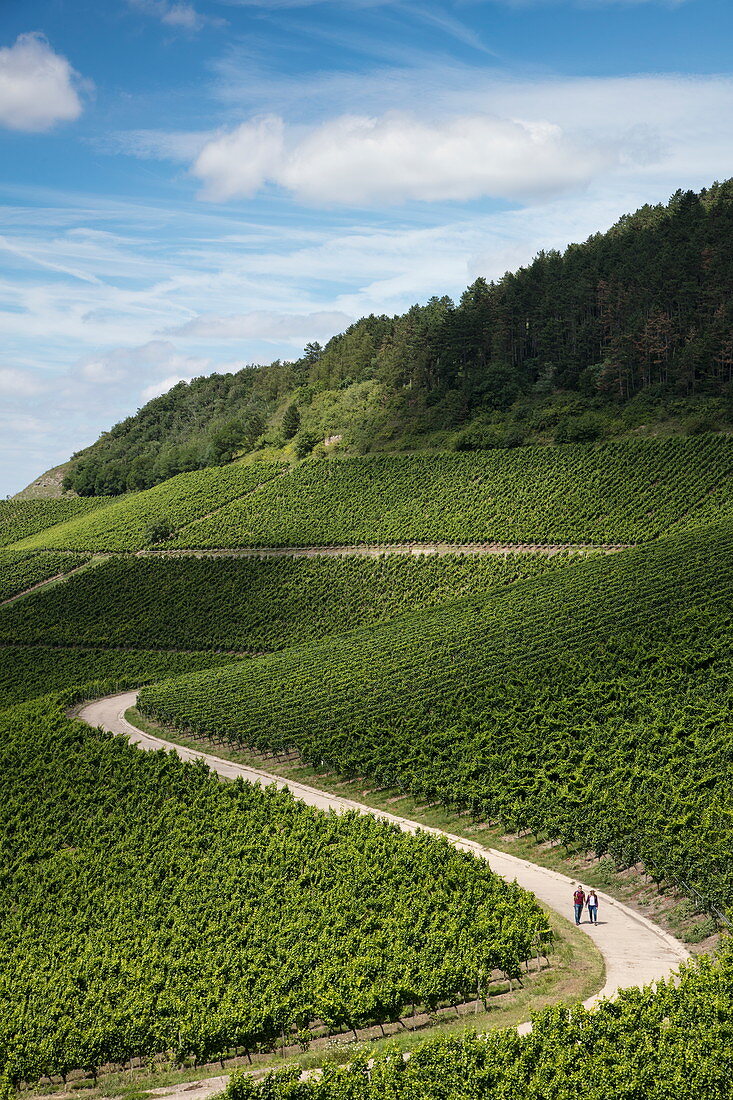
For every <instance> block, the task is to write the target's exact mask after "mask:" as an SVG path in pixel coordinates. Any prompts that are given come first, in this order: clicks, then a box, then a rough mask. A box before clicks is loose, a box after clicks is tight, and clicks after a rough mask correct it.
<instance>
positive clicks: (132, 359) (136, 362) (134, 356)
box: [70, 340, 213, 401]
mask: <svg viewBox="0 0 733 1100" xmlns="http://www.w3.org/2000/svg"><path fill="white" fill-rule="evenodd" d="M212 369H213V365H212V362H211V360H210V359H207V358H202V357H200V356H193V355H183V354H181V352H180V351H179V350H178V349H177V348H176V347H174V345H173V344H170V343H168V342H167V341H164V340H149V341H148V343H146V344H142V345H140V346H138V347H122V348H113V349H112V350H110V351H107V352H104V353H103V354H101V355H95V356H88V357H86V358H84V359H81V360H80V361H79V362H78V363H77V364H76V367H75V368H73V369H72V371H71V372H70V373H71V376H74V375H76V376H77V377H78V379H79V380H81V381H82V382H85V383H89V384H90V385H91V386H93V387H100V386H119V385H120V383H126V384H128V385H130V387H131V388H136V387H142V388H141V390H140V393H141V396H142V397H143V398H144V399H145V400H146V401H147V400H149V396H146V395H147V394H148V392H149V391H150V392H152V391H155V393H156V394H157V393H164V392H165V391H166V390H167V389H170V387H171V386H172V385H175V383H176V382H180V381H181V380H182V379H186V380H188V379H191V378H196V377H197V376H198V375H200V374H206V373H207V372H209V371H211V370H212ZM151 378H152V379H153V380H152V381H150V379H151ZM171 378H172V379H173V381H171ZM145 383H147V384H145ZM161 385H162V387H163V388H162V389H160V386H161Z"/></svg>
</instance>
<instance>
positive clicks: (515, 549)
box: [136, 542, 633, 558]
mask: <svg viewBox="0 0 733 1100" xmlns="http://www.w3.org/2000/svg"><path fill="white" fill-rule="evenodd" d="M632 545H633V544H632V543H613V544H611V543H598V544H597V545H594V544H592V543H572V544H571V543H560V542H552V543H550V542H387V543H378V544H375V545H373V546H369V545H367V544H361V545H360V544H358V543H355V544H353V545H348V546H239V547H232V548H230V549H225V548H222V549H218V550H217V549H212V550H196V549H195V548H193V547H192V548H191V549H184V550H166V549H165V547H164V546H163V547H161V548H160V549H158V550H138V551H137V552H136V553H137V557H139V558H161V557H163V558H192V557H193V558H321V557H331V558H345V557H357V558H358V557H362V558H379V557H381V556H382V555H384V554H412V555H413V556H415V557H417V556H419V555H421V554H435V555H437V556H438V557H445V556H446V555H447V554H494V555H496V556H498V557H508V556H509V555H510V554H545V555H546V556H547V557H553V556H554V555H555V554H589V553H604V554H616V553H618V552H619V551H620V550H628V549H630V547H631V546H632Z"/></svg>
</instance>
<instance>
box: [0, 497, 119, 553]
mask: <svg viewBox="0 0 733 1100" xmlns="http://www.w3.org/2000/svg"><path fill="white" fill-rule="evenodd" d="M108 502H109V498H105V497H97V498H96V499H84V500H82V499H81V498H80V497H71V498H69V499H66V500H3V501H0V546H10V544H11V543H14V542H18V541H19V540H20V539H25V538H28V537H30V536H32V535H35V534H37V533H38V532H40V531H44V530H45V529H46V528H48V527H53V526H54V525H55V524H58V523H64V522H66V521H67V520H71V519H73V518H74V517H83V516H89V515H91V514H92V513H93V512H96V511H97V509H98V508H101V507H104V505H106V504H107V503H108Z"/></svg>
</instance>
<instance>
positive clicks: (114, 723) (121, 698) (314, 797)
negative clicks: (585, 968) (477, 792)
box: [78, 691, 689, 1100]
mask: <svg viewBox="0 0 733 1100" xmlns="http://www.w3.org/2000/svg"><path fill="white" fill-rule="evenodd" d="M136 700H137V692H136V691H128V692H124V693H122V694H119V695H109V696H106V697H105V698H104V699H97V700H95V701H94V702H93V703H87V704H86V705H85V706H83V707H82V708H81V709H80V710H79V712H78V715H79V717H80V718H81V719H82V720H83V721H85V722H87V723H88V724H89V725H90V726H98V727H100V728H101V729H104V730H108V731H110V732H111V733H118V734H123V735H124V736H126V737H127V738H128V740H129V741H130V743H131V744H134V745H137V746H138V747H139V748H141V749H146V750H148V751H152V752H154V751H156V750H158V749H166V750H171V749H173V750H174V751H175V752H176V753H177V754H178V755H179V756H180V757H181V759H182V760H203V761H205V763H206V764H208V766H209V767H210V768H211V770H212V771H215V772H217V773H218V774H219V775H221V776H222V778H224V779H236V778H238V777H241V778H242V779H247V780H249V781H250V782H254V783H262V784H263V785H267V784H270V783H274V784H275V785H276V786H277V787H279V788H283V787H287V788H288V789H289V790H290V791H291V792H292V793H293V795H294V796H295V797H296V798H299V799H301V800H302V801H303V802H306V803H308V805H310V806H316V807H318V809H321V810H326V811H328V810H334V811H335V812H336V813H347V812H348V811H350V810H357V811H358V812H359V813H368V814H372V815H373V816H374V817H379V818H381V819H383V820H385V821H391V822H392V823H394V824H395V825H398V826H399V828H400V829H402V830H404V831H405V832H409V833H414V832H417V831H418V830H420V829H422V830H423V831H424V832H429V833H434V834H436V835H440V836H444V837H447V839H448V840H449V841H450V842H451V844H453V845H455V847H456V848H458V849H460V851H463V852H471V853H472V854H473V855H474V856H476V857H477V858H479V859H485V860H487V861H488V863H489V866H490V867H491V869H492V871H495V872H496V874H498V875H501V877H502V878H504V879H506V880H508V881H510V882H511V881H516V882H517V883H519V885H520V886H522V887H524V888H525V889H526V890H530V891H531V892H532V893H533V894H534V895H535V896H536V897H537V898H538V899H539V900H540V901H541V902H542V904H543V905H546V906H547V908H548V909H552V910H554V912H556V913H559V914H560V916H561V917H564V918H566V919H567V918H569V917H572V892H573V888H574V886H575V881H574V880H573V879H570V878H568V877H567V876H566V875H562V874H560V873H559V872H557V871H551V870H549V869H548V868H545V867H539V866H537V865H536V864H534V863H529V862H528V861H527V860H524V859H519V858H518V857H516V856H511V855H508V854H507V853H505V852H499V851H496V850H495V849H493V848H485V847H483V846H482V845H481V844H478V843H477V842H476V841H471V840H465V839H463V837H457V836H454V835H453V834H451V833H447V832H444V831H443V830H442V829H432V828H428V827H427V826H424V825H418V824H417V823H416V822H414V821H409V820H408V819H407V818H404V817H398V816H396V815H395V814H390V813H386V812H384V811H382V810H376V809H373V808H372V807H371V806H365V805H363V804H362V803H360V802H354V801H351V800H350V799H346V798H339V797H337V796H336V795H331V794H328V793H327V792H325V791H319V790H317V789H316V788H315V787H307V786H305V785H304V784H302V783H294V782H292V781H289V780H288V781H286V780H284V779H281V778H280V777H279V776H275V775H271V774H270V773H269V772H265V771H259V770H258V769H255V768H248V767H245V766H244V765H242V764H235V763H234V762H233V761H230V760H223V759H221V758H220V757H218V756H214V755H212V754H211V753H203V752H198V751H196V750H194V749H189V748H186V747H185V746H183V745H176V744H175V743H174V742H172V741H166V740H164V739H163V738H160V737H153V736H152V735H151V734H148V733H143V732H142V730H139V729H138V728H137V727H136V726H133V725H131V723H130V722H128V721H127V719H126V718H125V711H127V710H128V709H129V708H130V707H132V706H134V705H135V702H136ZM599 899H600V906H599V917H600V919H599V922H598V924H597V925H596V926H595V927H592V926H591V925H589V924H587V923H583V924H582V925H581V928H582V930H583V931H584V932H585V933H586V934H587V935H589V936H590V937H591V938H592V939H593V940H595V942H596V946H597V947H598V949H599V950H600V952H601V954H602V956H603V960H604V963H605V967H606V981H605V984H604V986H603V988H602V989H601V990H600V991H599V992H598V993H596V994H595V995H594V996H593V997H591V998H589V1000H587V1001H586V1002H585V1004H586V1006H587V1007H589V1008H591V1007H592V1006H593V1005H595V1004H596V1003H597V1002H598V1001H600V1000H601V999H603V998H604V997H613V996H614V995H615V993H616V992H617V991H618V990H619V989H623V988H624V987H627V986H639V985H645V984H647V983H649V982H654V981H657V980H658V979H660V978H665V977H667V976H668V975H669V974H670V973H672V971H674V970H675V969H676V968H677V967H678V966H679V964H680V963H681V962H684V960H685V959H687V958H689V952H688V951H687V950H686V949H685V947H684V946H683V945H682V944H681V943H680V942H679V941H678V940H676V939H675V938H674V937H673V936H670V935H669V933H667V932H664V931H663V930H662V929H661V928H659V927H657V925H655V924H654V923H653V922H652V921H650V920H647V919H646V917H643V916H641V915H640V914H639V913H635V912H634V911H633V910H632V909H629V908H628V906H626V905H623V904H622V903H621V902H620V901H616V899H615V898H611V897H609V896H608V895H606V894H603V893H600V892H599ZM530 1027H531V1025H530V1024H529V1023H527V1024H522V1025H520V1027H519V1028H518V1030H519V1031H520V1033H526V1032H527V1031H529V1030H530ZM228 1080H229V1078H228V1076H217V1077H209V1078H204V1079H203V1080H200V1081H189V1082H186V1083H184V1084H181V1085H177V1086H167V1087H163V1088H158V1089H154V1090H152V1092H151V1093H149V1094H148V1095H150V1096H153V1095H154V1096H155V1100H189V1098H190V1100H208V1098H209V1097H212V1096H214V1095H216V1094H217V1093H220V1092H221V1091H222V1090H223V1089H224V1088H225V1086H226V1084H227V1081H228Z"/></svg>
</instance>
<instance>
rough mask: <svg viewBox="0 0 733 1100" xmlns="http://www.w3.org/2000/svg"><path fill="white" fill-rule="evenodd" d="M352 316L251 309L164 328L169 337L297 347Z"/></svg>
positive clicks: (338, 329)
mask: <svg viewBox="0 0 733 1100" xmlns="http://www.w3.org/2000/svg"><path fill="white" fill-rule="evenodd" d="M354 319H355V318H354V317H351V316H349V314H348V313H342V312H341V311H339V310H319V311H318V312H315V313H276V312H274V311H272V310H252V311H251V312H250V313H241V314H230V315H229V316H226V317H220V316H217V315H215V314H204V315H202V316H201V317H195V318H194V319H193V320H192V321H187V322H186V324H185V325H179V326H178V327H176V328H172V329H168V330H166V331H167V335H169V336H187V337H189V338H190V339H194V340H267V341H273V342H275V343H281V342H285V343H292V344H294V345H297V346H298V347H300V346H302V345H303V344H306V343H308V342H309V341H311V340H316V339H318V340H327V339H328V338H329V337H331V336H333V335H334V333H336V332H341V331H342V330H343V329H345V328H346V327H347V326H348V325H350V324H351V323H352V322H353V321H354Z"/></svg>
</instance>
